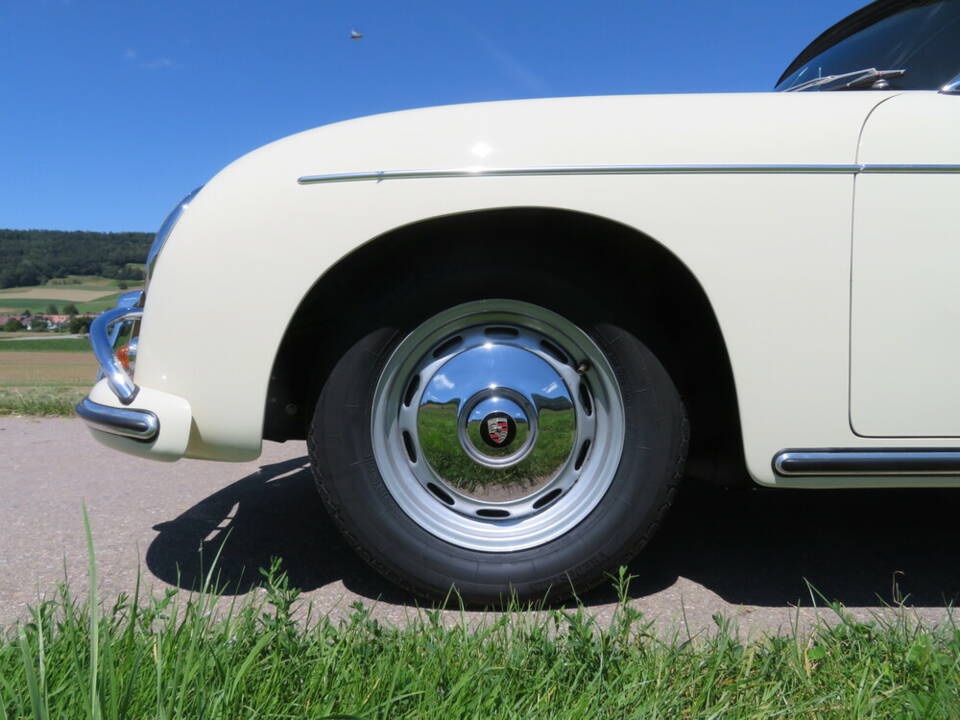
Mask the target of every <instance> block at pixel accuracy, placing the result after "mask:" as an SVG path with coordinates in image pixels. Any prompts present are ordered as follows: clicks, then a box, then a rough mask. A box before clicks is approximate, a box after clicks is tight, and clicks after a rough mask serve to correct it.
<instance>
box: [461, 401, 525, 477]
mask: <svg viewBox="0 0 960 720" xmlns="http://www.w3.org/2000/svg"><path fill="white" fill-rule="evenodd" d="M458 420H459V422H458V425H459V427H458V435H459V437H460V445H461V447H462V448H463V450H464V452H466V453H467V455H468V456H469V457H470V458H471V459H472V460H474V461H475V462H477V463H479V464H480V465H483V466H484V467H489V468H505V467H510V466H512V465H516V464H517V463H518V462H520V461H521V460H523V459H524V458H525V457H526V456H527V455H528V454H529V453H530V451H531V450H533V447H534V444H535V443H536V439H537V411H536V408H535V407H534V406H533V404H532V403H531V402H530V400H528V399H527V398H526V397H524V395H523V394H522V393H519V392H517V391H516V390H513V389H512V388H505V387H496V388H488V389H486V390H481V391H480V392H478V393H477V394H476V395H474V396H473V397H471V398H470V399H469V400H467V402H465V403H464V404H463V405H462V406H461V410H460V417H459V418H458Z"/></svg>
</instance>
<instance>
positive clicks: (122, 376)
mask: <svg viewBox="0 0 960 720" xmlns="http://www.w3.org/2000/svg"><path fill="white" fill-rule="evenodd" d="M142 296H143V291H142V290H135V291H133V292H128V293H124V294H123V295H121V296H120V300H119V301H118V302H117V307H115V308H113V309H112V310H107V311H106V312H103V313H100V314H99V315H98V316H97V317H96V319H94V321H93V322H92V323H91V324H90V345H91V346H92V347H93V354H94V356H95V357H96V358H97V363H98V364H99V365H100V372H101V373H102V374H103V376H104V377H105V378H106V379H107V382H108V383H109V384H110V389H111V390H113V393H114V395H116V396H117V398H118V399H119V400H120V402H122V403H123V404H124V405H129V404H130V403H131V402H133V399H134V398H135V397H136V396H137V389H138V388H137V386H136V385H134V383H133V379H132V378H131V377H130V375H129V373H127V371H126V370H125V369H124V367H123V365H121V364H120V361H119V360H118V359H117V357H116V355H114V353H113V346H114V344H115V343H116V341H117V337H118V336H119V335H120V329H121V327H122V326H123V323H124V321H129V320H139V319H140V318H141V317H142V316H143V308H142V307H141V306H140V305H141V303H140V301H141V298H142Z"/></svg>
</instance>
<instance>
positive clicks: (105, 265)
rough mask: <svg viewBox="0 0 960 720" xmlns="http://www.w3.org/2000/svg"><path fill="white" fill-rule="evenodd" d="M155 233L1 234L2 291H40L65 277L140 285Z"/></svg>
mask: <svg viewBox="0 0 960 720" xmlns="http://www.w3.org/2000/svg"><path fill="white" fill-rule="evenodd" d="M151 242H153V233H142V232H122V233H103V232H89V231H85V230H77V231H72V232H65V231H61V230H4V229H0V288H8V287H19V286H23V285H42V284H43V283H45V282H47V280H50V279H51V278H59V277H66V276H67V275H102V276H104V277H109V278H116V279H118V280H141V279H143V272H142V271H141V270H139V269H138V268H130V267H127V264H128V263H142V262H144V261H145V260H146V257H147V250H148V249H149V248H150V243H151Z"/></svg>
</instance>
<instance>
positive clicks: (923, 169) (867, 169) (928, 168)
mask: <svg viewBox="0 0 960 720" xmlns="http://www.w3.org/2000/svg"><path fill="white" fill-rule="evenodd" d="M860 172H861V173H864V174H867V175H873V174H877V175H879V174H893V175H903V174H907V175H909V174H921V175H922V174H942V173H957V172H960V165H935V164H922V165H921V164H917V165H908V164H897V165H881V164H879V163H875V164H872V165H861V166H860Z"/></svg>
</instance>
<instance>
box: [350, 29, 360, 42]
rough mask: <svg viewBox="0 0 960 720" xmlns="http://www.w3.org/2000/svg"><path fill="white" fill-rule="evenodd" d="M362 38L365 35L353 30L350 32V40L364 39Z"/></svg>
mask: <svg viewBox="0 0 960 720" xmlns="http://www.w3.org/2000/svg"><path fill="white" fill-rule="evenodd" d="M362 37H363V33H359V32H357V31H356V30H351V31H350V39H351V40H359V39H360V38H362Z"/></svg>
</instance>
